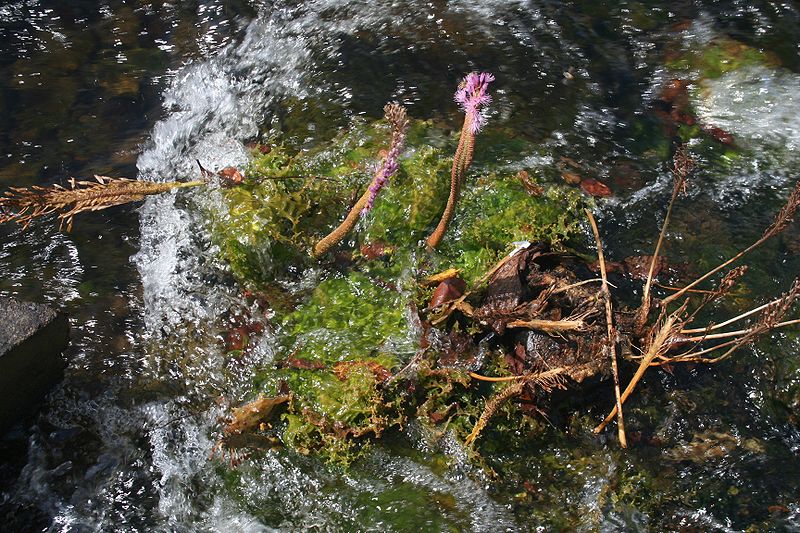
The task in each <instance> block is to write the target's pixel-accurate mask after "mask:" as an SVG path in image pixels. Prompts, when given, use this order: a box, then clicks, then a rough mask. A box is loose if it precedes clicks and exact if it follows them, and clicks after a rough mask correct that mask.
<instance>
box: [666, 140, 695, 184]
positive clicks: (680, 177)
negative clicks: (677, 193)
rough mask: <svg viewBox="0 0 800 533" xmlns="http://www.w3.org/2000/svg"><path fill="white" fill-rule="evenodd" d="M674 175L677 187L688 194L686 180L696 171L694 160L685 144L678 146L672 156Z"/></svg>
mask: <svg viewBox="0 0 800 533" xmlns="http://www.w3.org/2000/svg"><path fill="white" fill-rule="evenodd" d="M671 170H672V174H673V176H675V187H676V188H677V189H680V190H682V191H683V192H684V193H686V179H687V178H688V177H689V174H691V172H692V170H694V159H692V156H691V154H690V153H689V149H688V148H686V145H685V144H681V145H679V146H678V148H677V150H675V155H673V156H672V169H671Z"/></svg>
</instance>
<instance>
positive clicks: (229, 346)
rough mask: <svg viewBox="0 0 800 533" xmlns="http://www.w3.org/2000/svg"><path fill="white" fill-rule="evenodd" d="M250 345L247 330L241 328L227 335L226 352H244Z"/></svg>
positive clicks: (234, 329)
mask: <svg viewBox="0 0 800 533" xmlns="http://www.w3.org/2000/svg"><path fill="white" fill-rule="evenodd" d="M247 343H248V336H247V328H246V327H245V326H240V327H238V328H233V329H231V330H229V331H228V332H227V333H226V334H225V350H226V351H228V352H232V351H234V350H243V349H244V348H245V346H247Z"/></svg>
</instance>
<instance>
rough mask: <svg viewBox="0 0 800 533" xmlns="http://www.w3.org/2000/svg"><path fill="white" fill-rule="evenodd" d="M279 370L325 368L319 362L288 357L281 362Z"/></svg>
mask: <svg viewBox="0 0 800 533" xmlns="http://www.w3.org/2000/svg"><path fill="white" fill-rule="evenodd" d="M278 367H279V368H296V369H298V370H323V369H325V368H326V366H325V364H324V363H321V362H319V361H312V360H310V359H303V358H301V357H289V358H288V359H286V360H285V361H282V362H281V363H280V364H279V365H278Z"/></svg>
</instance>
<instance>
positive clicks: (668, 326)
mask: <svg viewBox="0 0 800 533" xmlns="http://www.w3.org/2000/svg"><path fill="white" fill-rule="evenodd" d="M685 310H686V304H684V305H682V306H681V307H680V309H678V310H677V311H675V312H674V313H672V314H671V315H669V316H668V317H666V318H665V319H664V320H663V323H662V325H661V327H660V328H658V330H657V331H656V332H655V333H653V332H652V331H651V333H650V338H649V339H648V340H647V343H646V346H647V348H646V350H645V355H644V357H642V359H641V361H639V368H637V369H636V373H635V374H634V375H633V377H632V378H631V380H630V382H629V383H628V386H627V387H625V391H624V392H623V393H622V396H621V397H620V404H624V403H625V401H626V400H627V399H628V397H629V396H630V395H631V393H632V392H633V390H634V389H635V388H636V385H637V384H638V383H639V381H640V380H641V379H642V377H643V376H644V374H645V372H646V371H647V369H648V367H649V366H650V363H652V362H653V360H655V359H656V358H659V357H663V356H664V355H665V354H666V353H667V352H668V351H669V349H670V347H671V346H672V339H673V338H674V337H676V336H677V335H678V334H679V332H680V330H681V327H682V326H683V321H682V320H681V318H680V317H681V315H683V313H684V311H685ZM616 414H617V406H614V408H613V409H612V410H611V412H610V413H609V414H608V416H606V418H605V420H603V421H602V422H601V423H600V425H598V426H597V427H596V428H594V432H595V433H600V432H601V431H603V429H604V428H605V427H606V426H607V425H608V424H609V422H611V421H612V420H614V417H615V416H616Z"/></svg>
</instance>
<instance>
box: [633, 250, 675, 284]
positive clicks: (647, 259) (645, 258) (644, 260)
mask: <svg viewBox="0 0 800 533" xmlns="http://www.w3.org/2000/svg"><path fill="white" fill-rule="evenodd" d="M652 261H653V256H652V255H637V256H631V257H626V258H625V259H623V262H624V263H625V272H626V273H627V274H628V276H630V277H631V278H633V279H647V273H648V272H649V270H650V263H651V262H652ZM667 266H668V264H667V259H666V258H665V257H664V256H658V259H656V264H655V267H654V269H653V276H658V275H659V274H660V273H661V271H662V270H664V269H665V268H667Z"/></svg>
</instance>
